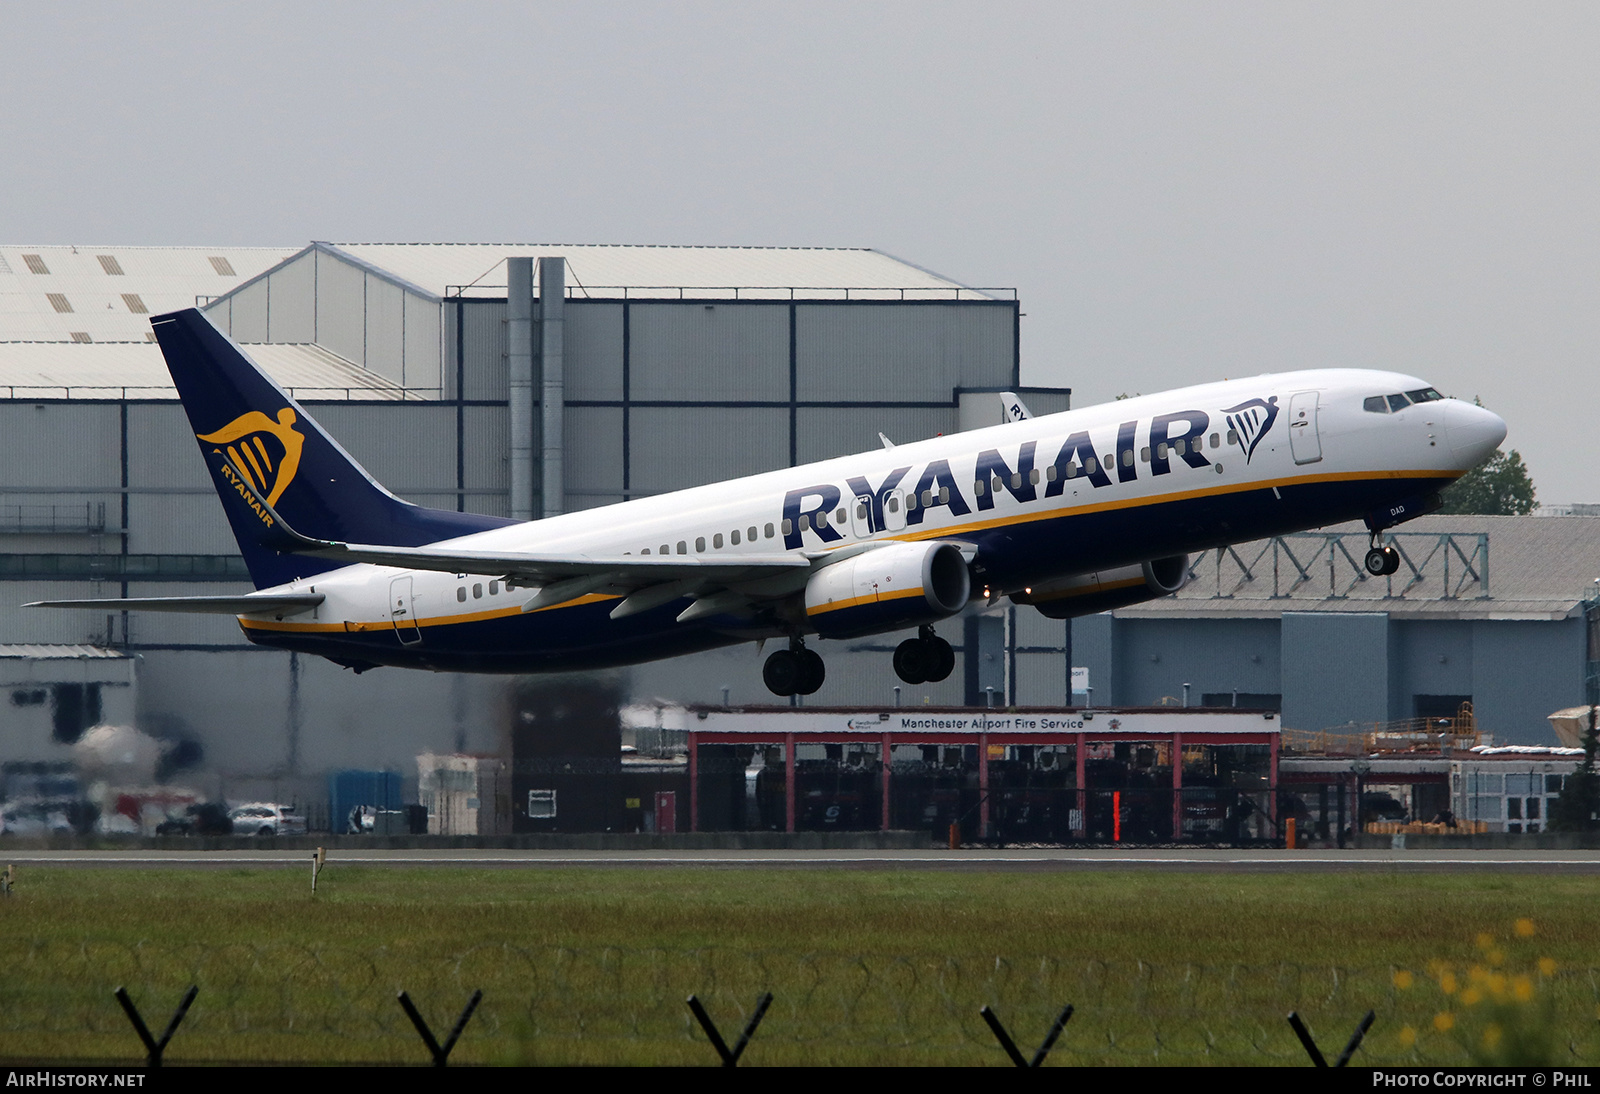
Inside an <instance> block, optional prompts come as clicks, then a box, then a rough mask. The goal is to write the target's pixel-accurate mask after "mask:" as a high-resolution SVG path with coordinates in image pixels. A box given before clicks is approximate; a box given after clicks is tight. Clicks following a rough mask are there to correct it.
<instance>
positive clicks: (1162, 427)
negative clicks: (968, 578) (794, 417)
mask: <svg viewBox="0 0 1600 1094" xmlns="http://www.w3.org/2000/svg"><path fill="white" fill-rule="evenodd" d="M1256 402H1259V403H1261V406H1262V407H1269V406H1270V407H1271V410H1272V413H1271V414H1270V415H1268V414H1265V413H1262V414H1259V415H1257V417H1256V418H1255V419H1252V421H1251V425H1252V426H1253V427H1254V428H1253V429H1252V430H1251V436H1250V439H1249V441H1248V442H1247V443H1249V454H1250V455H1253V454H1254V451H1255V447H1256V446H1257V445H1259V444H1260V442H1261V439H1262V438H1263V437H1264V436H1265V435H1266V433H1267V431H1268V430H1269V429H1271V428H1272V422H1273V419H1274V418H1276V416H1277V415H1276V404H1277V400H1276V398H1274V399H1273V400H1272V401H1271V403H1264V402H1261V401H1260V400H1256ZM1235 409H1237V408H1235ZM1224 413H1225V415H1226V414H1227V413H1228V412H1224ZM1231 420H1232V419H1231V418H1230V419H1229V421H1230V422H1231ZM1210 426H1211V415H1210V414H1208V413H1206V412H1205V411H1203V410H1180V411H1177V412H1176V413H1173V414H1161V415H1157V416H1156V417H1154V418H1152V419H1150V421H1149V422H1148V424H1146V423H1144V422H1140V421H1138V420H1134V421H1131V422H1123V423H1122V424H1120V425H1119V426H1117V433H1116V443H1115V446H1114V447H1113V448H1112V449H1111V450H1110V451H1105V452H1104V453H1103V454H1102V449H1101V447H1099V446H1097V445H1096V444H1095V442H1094V440H1093V439H1092V438H1091V437H1090V436H1089V431H1088V430H1080V431H1078V432H1076V433H1074V434H1072V435H1071V436H1069V437H1067V438H1066V439H1065V440H1064V441H1062V442H1061V443H1060V445H1059V446H1056V445H1055V443H1054V442H1053V441H1047V442H1040V441H1024V442H1022V444H1020V445H1019V446H1018V447H1017V448H1016V449H1015V455H1014V456H1013V457H1012V458H1010V459H1007V457H1006V456H1003V455H1001V452H1000V450H999V449H996V448H988V449H984V450H983V451H981V452H979V453H978V456H977V459H976V461H975V463H974V464H973V470H972V474H971V475H963V476H962V477H961V478H960V479H958V478H957V477H956V474H955V472H954V471H953V470H952V469H951V467H950V461H949V460H933V461H931V462H930V463H928V464H926V465H924V466H923V468H922V470H921V473H920V474H918V475H916V476H915V477H913V476H912V471H913V467H897V468H895V469H894V470H892V471H890V472H889V473H888V474H887V475H886V476H885V477H884V479H883V481H882V482H880V483H877V484H876V485H874V484H873V483H871V482H869V481H867V479H866V478H865V477H863V476H860V475H852V476H850V477H848V478H847V479H846V480H845V484H846V487H847V488H848V489H849V491H850V494H849V499H850V500H849V502H848V504H849V506H850V508H852V509H857V510H858V511H857V514H856V519H857V520H858V521H860V520H861V519H862V510H863V509H864V516H865V521H866V523H867V524H868V528H867V529H866V530H867V531H870V532H879V531H885V530H887V531H894V530H897V529H899V528H901V527H907V526H909V527H915V526H917V525H919V524H922V523H923V522H924V521H926V520H927V519H928V513H929V511H930V510H932V509H935V508H940V507H943V508H947V509H949V510H950V515H951V516H955V517H961V516H966V515H967V514H969V513H971V512H973V508H974V506H976V508H977V509H978V511H980V512H981V511H984V510H989V509H993V508H994V506H995V499H996V498H997V497H998V496H999V494H1000V493H1001V492H1002V491H1003V492H1005V493H1007V494H1010V495H1011V497H1012V498H1013V499H1015V500H1016V501H1017V502H1019V503H1021V504H1024V505H1026V504H1029V503H1031V502H1035V501H1037V500H1038V499H1039V497H1040V493H1041V490H1042V492H1043V496H1044V497H1046V498H1053V497H1059V496H1060V495H1061V494H1063V493H1064V492H1065V491H1066V489H1067V484H1068V482H1071V481H1075V480H1077V479H1084V480H1086V481H1087V482H1088V484H1089V485H1090V486H1092V487H1094V488H1095V489H1097V490H1099V489H1103V488H1105V487H1108V486H1111V485H1112V480H1111V476H1112V475H1113V474H1115V475H1116V481H1117V482H1119V483H1125V482H1132V481H1134V480H1135V479H1137V478H1138V477H1139V470H1138V469H1139V465H1140V464H1141V463H1145V462H1148V464H1149V474H1150V475H1152V476H1156V475H1169V474H1171V473H1172V470H1173V457H1176V458H1177V459H1179V460H1182V461H1183V463H1185V464H1187V465H1188V466H1190V467H1192V468H1197V469H1198V468H1203V467H1209V466H1211V461H1210V460H1209V459H1207V458H1206V456H1205V453H1204V449H1205V447H1206V437H1205V434H1206V431H1207V429H1209V428H1210ZM1230 431H1231V432H1232V434H1233V435H1232V436H1231V437H1230V441H1229V443H1239V442H1238V441H1237V440H1235V438H1236V437H1237V436H1238V433H1237V431H1234V430H1231V429H1230ZM1141 434H1142V435H1143V436H1144V438H1145V439H1146V440H1147V441H1148V444H1149V454H1148V460H1146V459H1144V458H1142V457H1141V456H1140V455H1139V453H1138V452H1137V451H1136V445H1137V442H1138V439H1139V438H1140V436H1141ZM1041 443H1045V444H1048V445H1050V446H1051V447H1054V448H1055V451H1054V455H1053V456H1052V457H1049V463H1047V464H1041V463H1040V462H1039V456H1040V453H1039V450H1038V446H1039V445H1040V444H1041ZM1007 451H1008V452H1010V451H1012V450H1009V449H1008V450H1007ZM1047 451H1048V449H1047ZM969 495H970V498H971V500H970V501H969V500H968V498H969ZM845 497H846V495H845V492H844V490H843V489H841V488H840V487H839V486H837V485H835V484H833V483H819V484H818V485H816V486H807V487H802V488H800V489H798V490H790V491H789V492H788V493H787V494H785V495H784V499H783V521H784V523H783V539H784V546H785V547H786V548H787V549H789V550H795V549H797V548H799V547H801V546H802V544H803V542H804V539H803V537H804V535H805V533H806V532H807V531H811V532H812V533H814V534H815V535H816V536H817V537H818V538H820V539H821V540H822V541H823V542H824V543H831V542H834V541H836V540H840V539H843V538H844V534H843V533H842V532H841V531H840V530H839V527H838V526H839V524H840V523H841V519H840V516H838V515H836V511H837V513H841V514H845V515H846V516H848V515H849V514H848V511H847V510H844V509H841V507H840V501H841V499H844V498H845ZM858 507H861V508H859V509H858Z"/></svg>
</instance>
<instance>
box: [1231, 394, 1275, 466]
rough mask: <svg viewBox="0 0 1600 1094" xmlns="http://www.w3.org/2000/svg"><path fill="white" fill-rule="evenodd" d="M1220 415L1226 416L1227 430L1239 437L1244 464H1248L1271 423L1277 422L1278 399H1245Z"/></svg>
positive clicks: (1270, 427) (1269, 428)
mask: <svg viewBox="0 0 1600 1094" xmlns="http://www.w3.org/2000/svg"><path fill="white" fill-rule="evenodd" d="M1222 413H1223V414H1224V415H1226V416H1227V419H1228V428H1229V429H1232V430H1233V431H1234V432H1235V433H1237V434H1238V435H1239V443H1240V444H1241V445H1242V446H1243V447H1244V462H1245V463H1249V462H1250V457H1251V456H1254V455H1255V454H1256V446H1258V445H1259V444H1260V443H1261V438H1263V437H1265V436H1266V435H1267V433H1268V432H1270V431H1271V429H1272V423H1273V422H1275V421H1277V420H1278V397H1277V396H1276V395H1274V396H1272V397H1271V398H1269V399H1247V400H1246V401H1244V402H1242V403H1240V404H1239V405H1238V406H1231V407H1229V408H1228V409H1226V410H1224V411H1223V412H1222Z"/></svg>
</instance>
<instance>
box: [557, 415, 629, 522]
mask: <svg viewBox="0 0 1600 1094" xmlns="http://www.w3.org/2000/svg"><path fill="white" fill-rule="evenodd" d="M563 435H564V436H565V438H566V442H567V451H566V478H567V481H566V494H567V508H568V509H593V508H594V507H595V506H597V505H610V504H611V503H613V502H618V501H622V500H624V498H623V489H622V408H621V407H609V406H605V407H575V406H569V407H567V413H566V422H565V428H564V430H563Z"/></svg>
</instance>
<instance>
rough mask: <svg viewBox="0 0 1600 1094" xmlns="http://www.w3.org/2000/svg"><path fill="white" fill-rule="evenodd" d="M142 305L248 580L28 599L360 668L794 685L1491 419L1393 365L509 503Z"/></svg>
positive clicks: (1263, 380)
mask: <svg viewBox="0 0 1600 1094" xmlns="http://www.w3.org/2000/svg"><path fill="white" fill-rule="evenodd" d="M152 323H153V325H154V327H155V332H156V337H157V339H158V340H159V342H160V344H161V350H162V353H163V354H164V355H165V357H166V360H167V367H168V368H169V369H170V370H171V372H172V378H173V381H174V383H175V384H176V385H177V389H178V394H179V397H180V398H181V399H182V400H183V405H184V408H185V410H186V411H187V412H188V416H189V421H190V424H191V426H192V427H193V429H194V433H195V437H196V440H197V441H198V443H199V445H200V453H201V456H202V458H203V459H204V460H205V462H206V466H207V467H208V468H209V469H210V471H211V475H212V478H213V480H214V481H215V483H216V487H217V491H218V493H219V494H220V496H221V499H222V505H223V508H224V509H225V510H226V511H227V515H228V520H229V523H230V524H231V526H232V528H233V532H234V535H235V537H236V538H237V539H238V542H239V550H240V551H241V553H242V554H243V555H244V559H245V562H246V564H247V566H248V567H249V570H250V576H251V578H252V579H253V581H254V583H255V585H256V588H257V590H258V591H257V592H255V593H252V594H248V595H241V596H204V597H167V598H146V599H120V600H79V601H52V602H45V604H46V605H47V606H55V607H85V608H96V609H100V610H106V609H113V610H115V609H124V610H126V609H144V610H156V611H188V612H197V611H198V612H221V613H226V614H230V615H236V616H238V619H239V624H240V626H241V627H243V628H244V632H245V634H246V636H248V637H249V639H250V640H251V641H252V642H256V643H259V644H262V645H267V646H276V647H278V648H281V649H288V650H299V651H301V652H305V653H314V654H320V655H321V656H323V657H326V658H328V659H330V660H332V661H335V662H337V663H338V664H341V665H344V666H347V667H349V668H352V669H355V670H356V671H358V672H359V671H363V670H365V669H368V668H373V667H376V666H379V665H396V666H402V667H412V668H425V669H434V670H438V671H449V672H506V673H522V672H541V671H551V670H569V669H584V668H597V667H602V666H610V665H621V664H628V663H632V662H639V661H648V660H652V659H655V658H661V657H671V656H674V655H676V654H681V653H691V652H694V651H697V650H705V649H711V648H713V647H717V646H726V645H730V644H733V643H738V642H746V641H760V640H766V639H779V640H783V641H784V645H783V647H781V648H779V649H778V650H776V651H775V652H773V653H772V654H771V655H770V656H768V657H767V659H766V663H765V667H764V670H763V677H764V679H765V682H766V684H767V686H768V687H769V688H770V689H771V690H772V691H773V692H774V693H776V694H779V695H790V694H796V693H798V694H809V693H811V692H814V691H816V690H817V688H819V687H820V686H821V685H822V682H823V676H824V667H823V662H822V659H821V657H820V656H818V654H817V653H816V651H815V650H813V649H811V648H809V647H808V646H807V645H806V642H807V639H808V638H811V637H812V636H818V637H822V638H847V637H854V636H858V635H866V634H876V633H883V632H889V631H896V630H904V629H909V628H911V627H916V628H918V637H916V638H911V639H907V640H906V641H905V642H902V643H901V644H900V646H899V647H898V649H897V650H896V652H895V657H894V668H895V672H896V673H897V674H898V675H899V676H900V678H901V679H902V680H904V681H906V682H907V683H912V684H916V683H922V682H924V681H935V680H942V679H944V678H945V677H946V676H948V675H949V673H950V671H951V670H952V668H953V667H954V664H955V656H954V653H953V652H952V650H951V648H950V644H949V643H948V642H946V641H945V640H944V639H942V638H940V637H938V636H937V635H936V634H935V633H934V627H935V625H937V624H938V623H939V622H940V621H941V620H945V619H949V618H951V617H953V616H955V615H957V614H958V613H960V612H961V611H963V610H964V609H965V608H966V607H967V606H968V605H969V604H970V603H972V602H973V601H975V600H984V601H987V602H989V603H996V602H998V601H1000V600H1002V599H1007V598H1009V599H1010V600H1011V601H1012V602H1014V603H1017V604H1026V605H1031V606H1033V607H1034V608H1036V609H1037V610H1039V611H1040V612H1042V613H1044V614H1045V615H1046V616H1049V617H1050V618H1053V619H1066V618H1070V617H1072V616H1078V615H1085V614H1089V613H1093V612H1099V611H1105V610H1107V609H1109V608H1115V607H1120V606H1123V605H1127V604H1132V603H1136V602H1138V601H1141V600H1147V599H1150V598H1153V597H1158V596H1164V595H1168V594H1170V593H1173V592H1176V591H1177V590H1178V589H1179V588H1181V587H1182V586H1183V584H1184V582H1185V580H1187V577H1188V573H1189V562H1188V558H1189V555H1190V554H1191V553H1193V552H1197V551H1204V550H1207V549H1209V548H1214V547H1220V546H1223V545H1226V544H1231V543H1238V542H1241V541H1244V540H1250V539H1257V538H1260V537H1262V536H1268V535H1275V534H1281V533H1287V532H1295V531H1300V530H1303V529H1307V528H1315V527H1319V526H1322V525H1327V524H1333V523H1337V522H1340V521H1346V520H1351V519H1357V518H1360V519H1363V520H1365V521H1366V524H1367V527H1368V528H1369V529H1370V530H1371V532H1372V549H1371V551H1369V553H1368V555H1367V558H1366V567H1367V569H1368V570H1369V571H1370V572H1371V573H1373V574H1375V575H1381V574H1386V573H1393V572H1394V570H1395V568H1396V567H1397V566H1398V563H1399V556H1398V554H1397V553H1396V552H1395V550H1394V548H1393V547H1389V546H1386V545H1385V544H1384V542H1383V531H1384V530H1385V529H1387V528H1390V527H1392V526H1394V525H1396V524H1399V523H1401V522H1402V521H1406V520H1409V519H1411V518H1412V517H1416V516H1420V515H1421V514H1423V513H1425V512H1428V511H1430V510H1431V509H1433V508H1434V507H1436V505H1437V501H1438V496H1439V491H1440V490H1441V489H1442V488H1443V487H1445V486H1447V485H1449V484H1450V483H1451V482H1453V481H1454V480H1455V479H1456V478H1458V477H1459V476H1460V475H1461V474H1463V473H1464V472H1466V471H1467V470H1469V469H1471V468H1472V467H1474V466H1476V465H1477V464H1479V463H1480V462H1482V461H1483V460H1484V459H1486V458H1487V457H1488V456H1489V455H1490V454H1491V453H1492V452H1493V451H1494V450H1495V448H1496V447H1497V446H1498V445H1499V444H1500V441H1501V440H1502V439H1503V438H1504V437H1505V431H1506V430H1505V423H1504V422H1502V421H1501V420H1500V419H1499V418H1498V417H1497V416H1495V415H1494V414H1492V413H1490V412H1489V411H1487V410H1484V409H1482V408H1480V407H1477V406H1474V405H1472V404H1469V403H1464V402H1460V401H1458V400H1456V399H1449V398H1445V397H1443V396H1441V395H1440V394H1439V392H1438V391H1436V390H1435V389H1434V388H1433V387H1431V386H1429V385H1428V383H1427V382H1426V381H1424V380H1421V379H1418V378H1416V377H1414V376H1407V375H1402V374H1399V373H1393V372H1379V371H1368V370H1355V369H1351V370H1326V371H1316V372H1290V373H1281V374H1275V375H1264V376H1256V377H1252V378H1250V379H1244V380H1226V381H1223V382H1221V383H1213V384H1204V385H1201V386H1198V387H1188V388H1182V389H1179V390H1176V391H1168V392H1163V393H1161V394H1158V395H1146V396H1142V397H1138V398H1133V399H1127V400H1124V401H1119V402H1115V403H1108V404H1105V405H1102V406H1097V407H1090V408H1087V409H1084V410H1073V411H1067V412H1065V413H1061V414H1050V415H1046V416H1042V417H1033V416H1031V415H1029V414H1028V413H1027V410H1026V408H1025V407H1023V405H1022V403H1021V401H1020V400H1017V399H1015V397H1014V396H1013V397H1008V398H1007V400H1006V410H1007V418H1008V420H1007V421H1006V422H1005V423H1004V424H1002V425H996V426H992V427H989V428H985V429H978V430H973V431H971V432H968V433H960V434H955V435H952V436H946V437H935V438H933V439H931V440H925V441H918V442H915V443H910V444H902V445H899V446H891V445H889V444H888V442H887V441H885V446H884V447H883V448H881V449H877V450H873V451H870V452H865V453H862V454H860V455H854V456H843V457H840V458H838V459H833V460H826V461H823V462H822V463H814V464H808V465H806V466H803V467H789V468H784V469H782V470H778V471H771V472H767V473H765V474H761V475H754V476H751V477H749V478H743V479H735V480H732V481H729V482H721V483H715V484H712V485H709V486H700V487H695V488H694V489H690V490H680V491H677V492H675V493H671V494H662V495H659V496H656V497H650V498H640V499H637V500H633V501H626V502H622V503H619V504H616V505H610V506H606V507H604V508H599V509H590V510H585V511H582V512H577V513H569V514H566V515H562V516H555V517H549V518H546V519H544V520H539V521H533V522H516V521H511V520H506V519H504V518H500V517H490V516H480V515H476V514H472V513H457V512H449V511H445V510H438V509H424V508H421V507H419V506H415V505H411V504H409V503H407V502H404V501H402V500H400V499H399V498H397V497H395V496H394V495H393V494H390V493H389V492H388V491H387V490H385V489H384V488H383V487H382V486H381V485H379V484H378V483H377V482H376V481H375V480H374V479H373V478H372V477H371V476H370V475H368V474H367V472H366V471H365V470H364V469H363V468H362V467H361V466H360V465H359V464H357V463H356V462H355V460H353V459H352V458H351V457H350V455H349V454H348V453H347V452H345V451H344V449H343V448H341V447H340V446H339V445H338V443H337V442H335V441H334V440H333V438H331V437H330V436H328V434H327V433H325V432H323V430H322V428H321V427H320V426H318V425H317V423H316V422H315V421H314V420H312V418H311V417H310V415H308V414H307V413H306V412H305V410H304V409H302V408H301V407H300V406H299V405H297V404H296V403H295V402H294V400H293V399H291V398H289V396H288V395H287V394H285V393H284V391H283V390H282V389H281V388H280V387H278V385H277V384H275V383H274V382H273V381H272V380H271V379H270V378H268V377H267V376H266V375H265V374H264V373H263V372H262V371H261V370H260V369H259V368H258V367H257V366H256V365H255V364H254V362H252V361H251V360H250V359H249V358H248V357H247V356H246V355H245V354H244V353H243V352H242V351H241V350H240V349H239V347H238V346H236V345H235V344H234V343H233V342H232V341H230V340H229V339H228V338H227V337H226V336H224V335H223V334H222V333H221V332H219V331H218V330H217V329H216V328H215V327H213V326H212V325H211V323H210V321H209V320H207V319H206V318H205V316H203V315H202V314H201V313H200V312H198V311H195V310H188V311H182V312H175V313H172V314H170V315H163V316H158V317H156V318H155V319H154V320H152Z"/></svg>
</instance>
